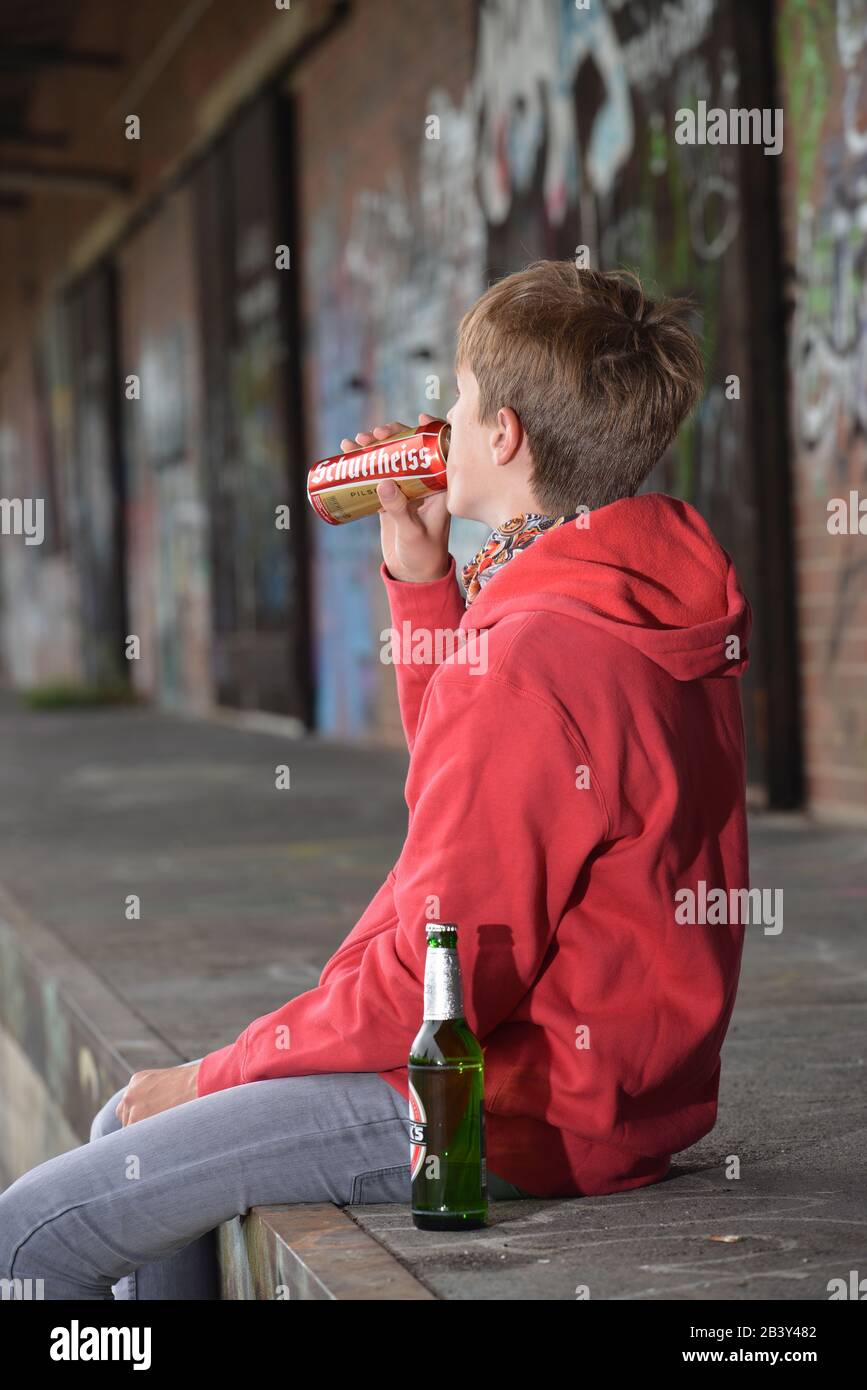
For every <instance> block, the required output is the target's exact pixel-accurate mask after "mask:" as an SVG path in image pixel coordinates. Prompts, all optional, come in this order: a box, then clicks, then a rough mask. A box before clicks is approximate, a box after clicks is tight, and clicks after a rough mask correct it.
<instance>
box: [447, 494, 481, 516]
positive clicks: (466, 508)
mask: <svg viewBox="0 0 867 1390" xmlns="http://www.w3.org/2000/svg"><path fill="white" fill-rule="evenodd" d="M446 511H447V512H448V514H449V516H456V517H458V519H459V520H461V521H478V519H479V518H478V517H477V516H475V515H474V508H473V507H472V505H471V504H470V503H469V502H466V501H464V500H463V498H461V497H453V496H452V495H451V493H446Z"/></svg>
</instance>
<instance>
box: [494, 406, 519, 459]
mask: <svg viewBox="0 0 867 1390" xmlns="http://www.w3.org/2000/svg"><path fill="white" fill-rule="evenodd" d="M523 438H524V430H523V427H522V425H521V421H520V419H519V418H518V415H517V414H516V412H515V411H514V410H513V409H512V407H511V406H510V405H503V406H500V409H499V410H498V411H497V419H496V423H495V425H494V429H493V432H492V436H491V447H492V448H493V451H494V453H495V454H496V456H497V462H498V463H510V462H511V460H512V459H513V458H514V457H515V454H516V453H517V452H518V450H519V449H520V447H521V443H522V441H523Z"/></svg>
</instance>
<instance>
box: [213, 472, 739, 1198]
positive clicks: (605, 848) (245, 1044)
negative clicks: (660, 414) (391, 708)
mask: <svg viewBox="0 0 867 1390" xmlns="http://www.w3.org/2000/svg"><path fill="white" fill-rule="evenodd" d="M581 520H583V522H584V523H585V525H584V526H580V525H577V524H576V523H574V522H571V523H569V522H567V523H564V524H563V525H562V526H559V527H556V528H553V529H552V530H550V531H547V532H545V533H544V534H543V535H542V536H540V537H539V538H538V539H537V540H535V541H534V542H533V544H532V545H531V546H529V547H528V548H527V549H526V550H524V551H520V552H517V553H516V554H514V555H513V556H512V558H511V559H510V560H509V562H508V563H507V564H506V565H504V567H503V569H502V570H501V571H500V572H499V573H498V574H496V575H495V576H494V577H492V578H491V579H490V581H489V582H488V583H487V584H486V585H485V586H484V588H483V589H482V590H481V591H480V592H479V594H478V595H477V596H476V598H475V599H474V601H473V603H472V604H471V605H470V607H469V608H468V609H465V608H464V603H463V599H462V597H461V594H460V590H459V589H458V585H457V581H456V577H455V566H454V560H453V561H452V564H451V566H450V569H449V573H448V574H447V575H446V576H445V577H444V578H443V579H438V580H434V581H433V582H431V583H427V584H410V583H400V582H398V581H396V580H394V579H392V578H391V577H390V575H389V574H388V571H387V570H386V568H385V566H384V565H383V566H382V571H381V572H382V577H383V580H384V582H385V585H386V588H387V591H388V596H389V600H390V603H391V613H392V621H393V625H394V628H395V629H396V630H397V632H398V634H404V635H405V634H406V632H407V631H408V629H407V628H405V627H404V624H411V630H412V631H416V630H421V629H426V630H430V629H434V630H436V629H446V630H454V629H455V628H457V627H460V628H461V629H462V630H464V631H465V632H468V631H469V630H470V629H477V630H478V631H479V635H478V637H477V638H476V639H474V641H475V642H476V643H477V645H475V646H474V645H473V641H471V642H470V643H469V644H468V646H467V648H466V650H465V652H464V653H463V658H464V659H463V660H462V659H461V656H462V654H461V653H460V652H458V653H457V654H456V655H454V656H452V658H451V659H449V660H445V661H441V662H440V663H439V664H436V663H435V662H434V663H432V664H428V665H421V664H404V665H398V666H396V672H397V681H398V694H399V699H400V709H401V715H402V718H403V723H404V728H405V730H406V737H407V742H408V744H409V748H410V753H411V759H410V766H409V772H408V776H407V781H406V801H407V805H408V807H409V823H408V829H407V836H406V841H405V843H404V847H403V851H402V853H401V855H400V858H399V859H398V861H397V863H396V864H395V866H394V868H393V869H392V870H391V871H390V872H389V874H388V876H387V878H386V880H385V882H384V883H383V884H382V886H381V888H380V889H379V891H378V892H377V893H376V895H375V897H374V898H373V900H372V902H371V903H370V904H369V906H368V907H367V909H366V911H365V912H364V914H363V915H362V917H361V918H360V920H359V921H358V922H357V924H356V925H355V927H354V928H353V930H352V931H351V932H350V933H349V936H348V937H347V938H346V940H345V941H344V942H343V945H342V946H340V947H339V949H338V950H337V951H336V953H335V954H334V955H333V956H332V957H331V959H330V960H329V961H328V962H327V964H326V966H325V968H324V970H323V971H322V975H321V977H320V981H319V984H318V986H317V987H316V988H315V989H311V990H308V991H307V993H306V994H302V995H300V996H299V997H298V998H296V999H293V1000H291V1001H290V1002H289V1003H288V1004H285V1005H284V1006H283V1007H282V1008H280V1009H277V1010H276V1011H275V1012H274V1013H271V1014H267V1015H266V1016H264V1017H263V1018H259V1019H256V1020H255V1022H253V1023H251V1024H250V1025H249V1027H248V1028H246V1029H245V1030H244V1032H243V1033H242V1034H241V1036H240V1037H239V1038H238V1040H237V1042H235V1043H233V1044H231V1045H230V1046H228V1047H224V1048H221V1049H219V1050H218V1051H216V1052H212V1053H210V1054H209V1055H208V1056H206V1057H205V1058H204V1059H203V1061H202V1063H201V1068H200V1071H199V1078H198V1094H199V1095H207V1094H208V1093H209V1092H211V1091H218V1090H221V1089H223V1088H224V1087H227V1086H237V1085H240V1084H242V1083H244V1082H249V1081H258V1080H264V1079H267V1078H271V1077H279V1076H300V1075H309V1074H314V1073H322V1072H332V1071H340V1072H349V1071H376V1072H378V1073H380V1075H382V1076H383V1077H384V1079H385V1080H386V1081H388V1082H389V1083H390V1084H391V1085H392V1086H394V1087H395V1088H396V1089H397V1090H398V1091H399V1092H400V1093H401V1095H403V1096H404V1097H407V1096H408V1085H407V1072H406V1061H407V1056H408V1053H409V1048H410V1045H411V1043H412V1041H413V1039H414V1037H415V1035H416V1033H417V1032H418V1029H419V1026H420V1024H421V1019H422V995H423V981H424V968H425V950H426V940H425V925H426V923H427V921H428V920H431V919H433V920H438V921H444V922H456V923H457V924H458V953H459V958H460V963H461V971H462V975H463V981H464V1007H465V1015H466V1019H467V1022H468V1023H469V1026H470V1027H471V1029H472V1030H473V1032H474V1033H475V1034H476V1036H477V1037H478V1038H479V1040H480V1041H481V1043H482V1046H483V1048H484V1051H485V1112H486V1130H487V1153H488V1166H489V1168H490V1170H491V1171H492V1172H495V1173H497V1174H498V1175H499V1176H500V1177H503V1178H506V1179H507V1180H509V1181H510V1182H513V1183H516V1184H517V1185H518V1186H519V1187H522V1188H524V1189H525V1190H526V1191H528V1192H531V1193H533V1194H535V1195H537V1196H540V1197H546V1196H578V1195H582V1194H594V1193H604V1192H615V1191H619V1190H621V1189H624V1188H630V1187H639V1186H643V1185H644V1184H646V1183H651V1182H655V1181H657V1180H658V1179H659V1178H661V1177H663V1176H664V1175H665V1173H666V1171H667V1169H668V1166H669V1163H670V1159H671V1155H672V1154H673V1153H676V1152H677V1151H678V1150H680V1149H684V1148H686V1147H687V1146H688V1145H690V1144H694V1143H695V1142H696V1141H697V1140H698V1139H701V1137H702V1136H703V1135H705V1134H707V1133H708V1131H709V1130H710V1129H712V1128H713V1125H714V1122H715V1119H716V1110H717V1094H718V1088H719V1076H720V1048H721V1045H722V1042H723V1038H724V1036H725V1032H726V1028H727V1026H728V1022H729V1018H730V1016H731V1012H732V1008H733V1006H734V1000H735V991H736V988H737V982H738V975H739V971H740V959H741V948H742V945H743V931H744V928H743V926H742V925H730V926H719V925H701V924H696V925H683V924H681V923H678V921H676V919H675V911H676V909H677V905H678V904H677V902H676V900H675V894H676V893H677V891H678V889H682V888H690V889H692V890H693V891H695V892H696V894H697V896H698V895H700V893H701V889H700V888H699V884H700V882H701V881H702V880H704V882H705V884H706V886H707V891H708V892H710V890H711V889H713V888H716V889H720V888H721V889H723V890H731V889H737V888H746V887H748V864H747V834H746V815H745V805H744V777H745V766H744V761H745V760H744V733H743V720H742V716H741V705H740V690H739V686H738V683H737V681H736V680H735V679H733V677H735V676H738V675H740V674H741V672H742V671H743V670H744V669H745V667H746V664H747V651H746V642H747V638H748V636H749V630H750V622H751V615H750V608H749V604H748V603H747V601H746V599H745V597H744V595H743V593H742V592H741V589H740V586H739V584H738V580H737V577H736V575H735V571H734V568H733V566H732V563H731V560H730V559H729V557H728V555H727V554H726V552H725V551H724V550H722V549H721V547H720V546H719V545H718V544H717V542H716V541H715V540H714V537H713V536H712V534H711V532H710V530H709V528H708V527H707V525H706V523H705V522H704V521H703V520H702V518H701V517H700V516H699V515H698V513H697V512H696V511H695V510H694V509H693V508H692V507H690V506H689V505H688V504H687V503H685V502H680V501H677V500H676V499H674V498H671V497H667V496H664V495H662V494H660V493H649V494H645V495H643V496H640V497H633V498H627V499H624V500H622V501H619V502H614V503H612V504H611V505H609V506H607V507H602V508H600V509H599V510H598V511H594V512H591V513H590V514H589V516H586V515H585V516H584V517H583V518H581ZM588 521H589V525H588V524H587V523H588ZM733 638H737V639H739V652H740V655H739V659H738V657H737V656H734V655H733V650H734V651H735V652H736V651H737V644H733V643H732V641H731V639H733ZM484 643H486V644H487V646H486V648H485V646H484V645H482V644H484ZM418 654H419V649H418V648H417V649H416V655H418ZM482 654H484V656H485V658H486V663H485V669H484V670H481V669H474V666H475V667H478V666H479V662H480V658H481V656H482ZM681 915H682V914H681ZM281 1025H283V1028H282V1029H281ZM286 1027H288V1029H289V1034H288V1035H287V1034H286V1032H285V1028H286ZM286 1037H288V1038H289V1039H290V1042H289V1046H288V1047H287V1046H286V1044H285V1042H284V1041H283V1040H284V1039H285V1038H286ZM281 1044H282V1045H281Z"/></svg>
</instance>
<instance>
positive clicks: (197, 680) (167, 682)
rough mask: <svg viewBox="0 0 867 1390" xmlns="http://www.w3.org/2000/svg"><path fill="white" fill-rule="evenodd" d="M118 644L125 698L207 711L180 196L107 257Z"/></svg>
mask: <svg viewBox="0 0 867 1390" xmlns="http://www.w3.org/2000/svg"><path fill="white" fill-rule="evenodd" d="M118 275H119V290H120V293H119V316H120V324H121V350H120V375H121V377H122V382H123V385H122V391H121V396H122V407H121V410H122V415H121V419H122V426H123V443H124V455H125V461H126V492H127V510H126V575H127V593H128V625H129V633H130V634H131V635H134V636H137V637H138V638H139V641H140V654H139V655H138V656H137V657H135V658H134V659H132V660H131V661H130V663H129V668H130V672H131V678H132V681H133V683H134V686H135V688H136V689H137V690H138V691H139V692H140V693H141V694H142V695H147V696H148V697H151V698H154V699H156V700H158V701H159V702H160V703H161V704H163V705H165V706H167V707H179V706H183V707H184V708H188V709H196V708H199V709H201V708H205V707H207V706H208V705H209V704H210V702H211V669H210V589H209V576H208V527H207V521H208V518H207V510H206V507H205V504H204V501H203V489H202V478H201V437H202V422H201V403H200V385H199V383H200V373H201V368H200V362H199V356H198V300H197V292H196V274H195V261H194V252H193V224H192V205H191V195H190V193H189V191H187V190H181V191H179V192H177V193H175V194H173V195H172V196H171V197H170V198H168V199H167V200H166V201H165V202H164V203H163V204H162V205H161V207H160V209H159V211H158V212H157V213H156V214H155V215H154V217H152V218H151V219H150V220H149V221H148V222H147V223H146V224H145V225H144V227H143V228H142V230H141V231H140V232H139V233H138V234H137V235H136V236H135V237H133V238H132V239H131V240H130V241H129V242H127V243H126V245H125V246H124V247H123V249H122V251H121V253H120V256H119V258H118Z"/></svg>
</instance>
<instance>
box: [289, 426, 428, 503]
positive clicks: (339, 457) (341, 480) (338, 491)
mask: <svg viewBox="0 0 867 1390" xmlns="http://www.w3.org/2000/svg"><path fill="white" fill-rule="evenodd" d="M450 436H451V425H450V424H449V423H448V422H447V421H446V420H431V421H430V423H429V424H427V425H425V426H424V427H423V428H422V429H417V430H406V431H404V432H403V433H401V434H395V435H392V437H391V439H383V440H381V441H380V442H379V443H375V444H368V445H366V446H365V447H364V448H358V449H350V450H349V451H348V453H345V454H335V455H334V456H333V457H332V458H327V459H320V460H319V462H318V463H314V465H313V467H312V468H311V469H310V472H309V474H308V476H307V497H308V499H309V501H310V505H311V507H312V508H313V510H314V511H315V512H317V513H318V515H319V516H321V517H322V520H323V521H327V522H329V523H330V524H331V525H332V526H342V525H343V523H344V522H346V521H355V520H356V519H357V518H358V517H360V516H371V515H373V513H374V512H378V511H379V508H380V506H381V503H380V500H379V498H378V497H377V495H376V486H377V483H382V482H385V480H386V478H390V479H391V480H392V482H395V483H397V485H398V487H399V488H400V490H401V492H403V494H404V496H406V497H427V496H428V494H429V493H431V492H445V490H446V459H447V457H448V452H449V438H450Z"/></svg>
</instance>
